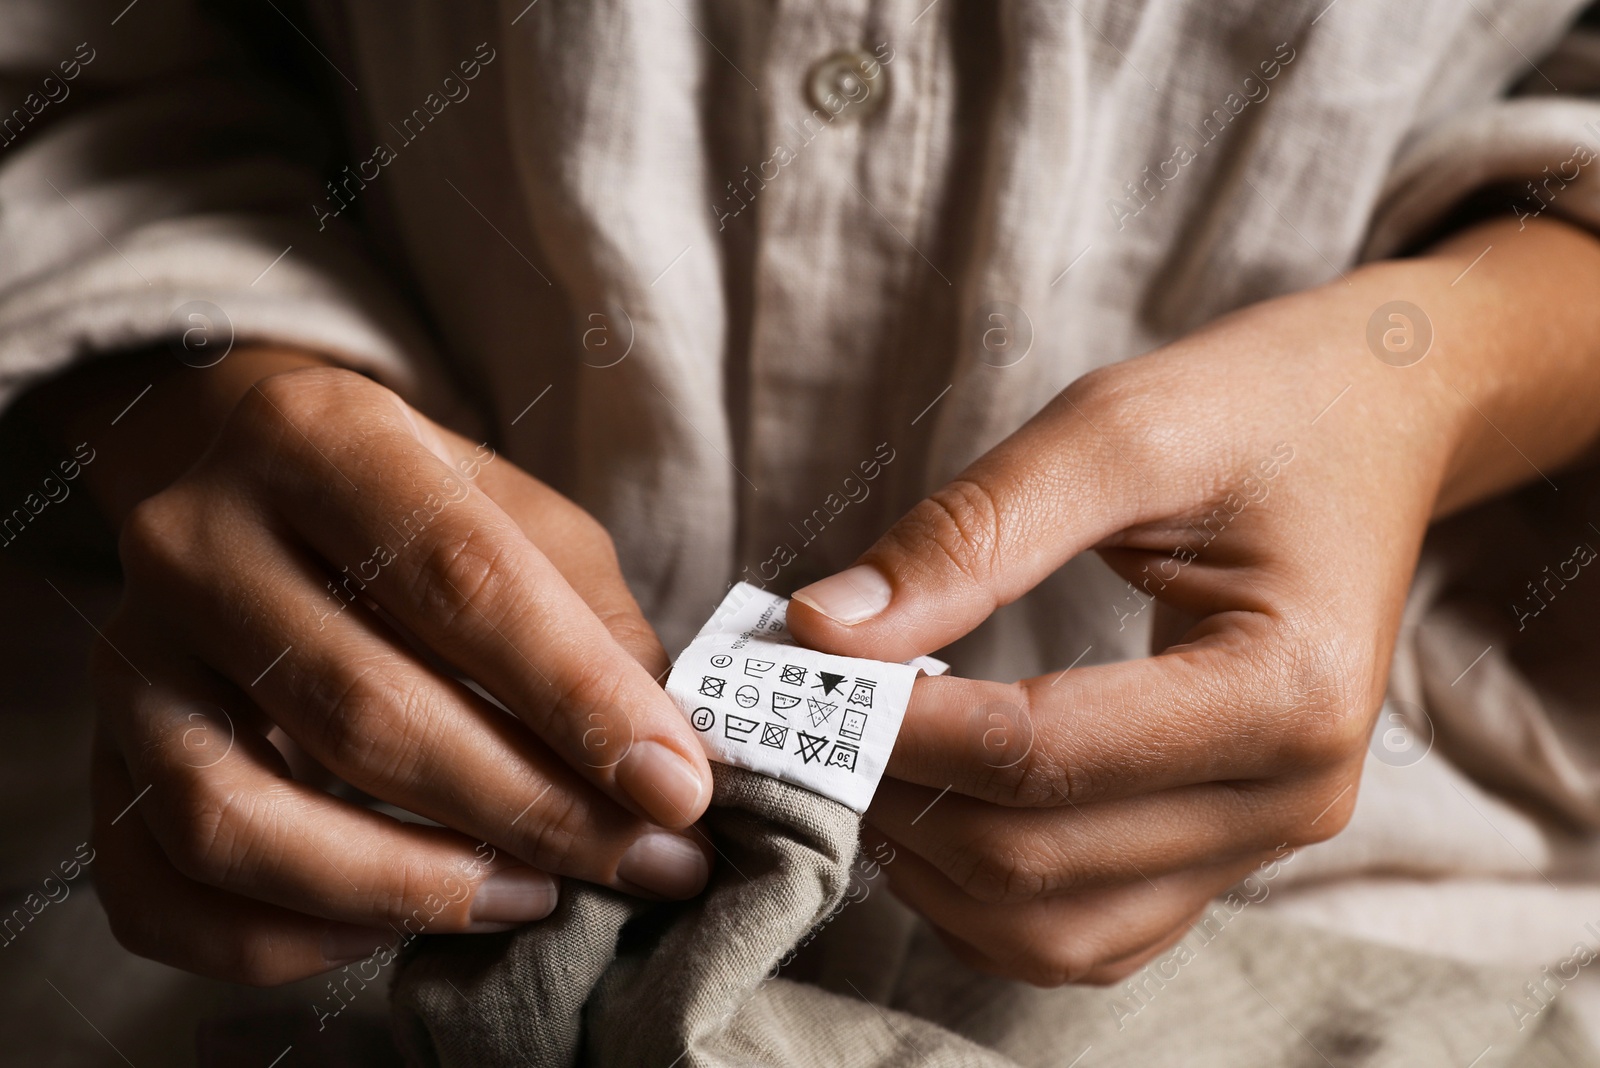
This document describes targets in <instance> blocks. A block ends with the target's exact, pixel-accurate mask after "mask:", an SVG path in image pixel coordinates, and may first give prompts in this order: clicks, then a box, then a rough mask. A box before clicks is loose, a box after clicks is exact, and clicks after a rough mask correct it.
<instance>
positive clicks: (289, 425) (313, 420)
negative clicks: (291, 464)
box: [223, 367, 387, 451]
mask: <svg viewBox="0 0 1600 1068" xmlns="http://www.w3.org/2000/svg"><path fill="white" fill-rule="evenodd" d="M376 392H387V390H385V388H384V387H383V386H381V385H379V384H378V383H376V382H374V381H372V380H371V379H369V378H367V377H366V376H364V375H360V374H357V373H356V372H354V371H349V370H346V369H344V368H342V367H303V368H297V369H295V370H291V371H281V372H279V373H277V374H273V375H268V376H267V377H266V378H263V379H261V380H260V381H258V382H256V383H255V384H254V386H253V387H252V388H251V389H250V390H248V391H247V392H246V393H245V395H244V397H242V398H241V399H240V401H239V403H238V404H237V405H235V406H234V409H233V412H232V414H231V415H230V416H229V418H228V421H227V423H226V425H225V427H224V430H223V435H224V437H225V438H227V439H228V440H230V441H237V440H239V439H243V440H244V441H246V442H249V443H251V444H255V445H260V444H263V443H265V444H270V445H273V446H278V445H283V444H287V445H288V446H289V447H290V448H292V449H295V450H296V451H298V450H300V449H302V448H303V447H304V445H305V443H306V442H310V441H315V439H317V438H318V437H319V436H320V432H321V431H322V430H323V428H325V427H328V426H332V425H338V424H337V423H336V422H334V421H331V420H328V419H326V418H325V416H326V415H327V414H328V413H329V412H330V411H339V412H348V411H349V410H350V406H351V405H352V403H354V402H358V401H359V400H361V399H362V398H363V397H367V396H371V395H374V394H375V393H376Z"/></svg>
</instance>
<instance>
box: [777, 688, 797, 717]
mask: <svg viewBox="0 0 1600 1068" xmlns="http://www.w3.org/2000/svg"><path fill="white" fill-rule="evenodd" d="M799 703H800V698H798V697H795V696H794V695H793V694H787V693H779V692H778V691H777V690H773V691H772V714H773V715H775V716H777V717H778V718H779V719H788V718H789V709H791V708H793V707H794V706H795V705H797V704H799Z"/></svg>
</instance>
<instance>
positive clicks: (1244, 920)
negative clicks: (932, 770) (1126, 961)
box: [394, 766, 1600, 1068]
mask: <svg viewBox="0 0 1600 1068" xmlns="http://www.w3.org/2000/svg"><path fill="white" fill-rule="evenodd" d="M716 770H717V785H716V791H715V796H714V797H713V799H712V807H711V810H710V812H709V814H708V815H707V817H706V819H705V821H704V826H705V829H706V832H707V834H709V835H710V836H711V837H712V838H713V839H714V840H715V842H716V844H717V848H718V851H719V852H720V853H721V855H722V857H723V861H724V863H723V864H722V865H721V866H720V867H719V869H718V872H717V875H716V876H715V878H714V879H713V881H712V884H711V885H710V886H709V887H708V888H707V890H706V892H705V893H704V894H703V895H702V896H701V897H700V898H698V899H697V900H695V901H692V902H687V903H682V904H678V903H673V904H652V903H650V902H645V901H640V900H638V899H637V898H632V897H628V896H627V895H624V894H619V893H617V892H615V891H612V890H607V889H603V888H600V887H587V886H579V887H572V888H569V889H568V891H567V893H566V894H565V896H564V898H563V900H562V902H561V905H560V906H559V907H558V909H557V911H556V913H555V914H554V915H553V916H551V917H550V919H548V920H547V921H545V922H543V923H538V924H532V925H530V926H528V927H525V928H523V929H522V930H521V931H517V932H512V933H508V934H506V935H504V936H500V937H495V938H463V937H450V936H445V937H434V938H427V937H424V938H422V939H420V940H419V943H418V944H417V945H416V946H413V947H411V948H410V949H409V950H408V952H407V954H406V958H405V959H404V960H403V962H402V963H401V964H400V965H398V968H399V972H398V975H397V977H396V982H395V994H394V998H395V1007H396V1014H395V1015H396V1034H397V1036H398V1038H399V1040H400V1043H401V1046H402V1049H403V1050H404V1052H405V1054H406V1060H407V1063H409V1064H412V1065H415V1066H417V1068H467V1066H473V1068H494V1066H506V1068H523V1066H526V1068H577V1066H580V1065H582V1066H594V1068H602V1066H608V1065H681V1066H682V1068H734V1066H736V1065H737V1066H740V1068H766V1066H770V1068H797V1066H810V1065H815V1066H818V1068H823V1066H826V1068H902V1066H903V1068H912V1066H918V1068H1060V1066H1062V1065H1067V1064H1072V1065H1076V1064H1079V1063H1085V1064H1094V1065H1103V1066H1108V1068H1110V1066H1134V1065H1139V1066H1145V1065H1183V1066H1186V1068H1211V1066H1215V1068H1224V1066H1227V1068H1232V1066H1236V1065H1240V1066H1243V1065H1250V1066H1255V1065H1259V1066H1262V1068H1267V1066H1280V1065H1299V1064H1304V1065H1310V1064H1317V1063H1327V1064H1330V1065H1341V1066H1342V1065H1357V1064H1359V1065H1365V1066H1368V1068H1432V1066H1437V1068H1459V1066H1460V1065H1463V1064H1467V1063H1471V1064H1474V1065H1475V1066H1479V1068H1500V1066H1511V1065H1516V1066H1523V1068H1535V1066H1538V1068H1558V1066H1560V1068H1568V1066H1570V1068H1581V1066H1592V1065H1594V1064H1597V1063H1600V1056H1597V1055H1596V1053H1595V1051H1594V1049H1593V1047H1591V1046H1590V1045H1589V1044H1588V1043H1587V1042H1586V1041H1584V1039H1583V1037H1582V1035H1581V1033H1580V1032H1579V1031H1577V1030H1576V1028H1575V1027H1574V1025H1573V1023H1572V1020H1571V1018H1570V1017H1569V1016H1568V1015H1567V1013H1566V1012H1565V1010H1564V1008H1563V1007H1562V1006H1561V1005H1560V1004H1559V1003H1556V1004H1553V1005H1551V1006H1549V1007H1548V1008H1546V1007H1543V1006H1538V1007H1537V1008H1538V1011H1536V1012H1535V1011H1531V1010H1530V1011H1529V1012H1528V1013H1527V1014H1526V1015H1525V1016H1524V1017H1523V1018H1512V1017H1511V1016H1510V1015H1509V1014H1508V1013H1505V1012H1504V1011H1502V1005H1503V1003H1504V1002H1506V1001H1507V1000H1509V999H1511V998H1514V997H1515V996H1517V994H1518V989H1517V988H1518V978H1519V977H1518V976H1517V975H1516V974H1515V973H1514V972H1511V971H1509V970H1502V969H1496V968H1492V967H1471V966H1468V965H1464V964H1460V963H1455V962H1449V961H1445V960H1441V959H1438V958H1433V957H1428V956H1424V955H1421V954H1415V953H1400V952H1396V951H1394V950H1391V949H1385V948H1382V947H1379V946H1375V945H1372V944H1370V943H1367V942H1361V941H1357V940H1354V939H1346V938H1338V937H1335V936H1330V935H1326V934H1318V933H1312V932H1310V931H1307V930H1304V929H1299V928H1285V927H1283V926H1281V925H1280V924H1277V923H1274V922H1273V921H1271V920H1266V919H1263V918H1261V917H1259V916H1257V915H1254V914H1251V913H1250V912H1249V911H1248V909H1249V903H1250V901H1249V899H1248V898H1245V897H1239V898H1236V899H1234V900H1233V902H1232V903H1231V904H1229V905H1219V906H1218V907H1217V908H1216V909H1215V910H1214V911H1213V913H1212V915H1210V916H1208V917H1207V918H1206V920H1204V921H1203V922H1202V923H1201V924H1200V925H1199V926H1197V927H1196V928H1195V930H1194V931H1192V932H1191V933H1190V934H1189V936H1188V938H1186V939H1185V940H1184V942H1183V943H1182V944H1181V945H1180V946H1179V947H1178V948H1177V949H1175V950H1174V951H1172V952H1171V953H1169V954H1167V955H1164V957H1163V960H1164V961H1165V966H1164V967H1162V968H1160V969H1158V970H1152V969H1147V970H1146V971H1145V972H1143V973H1141V975H1140V977H1139V980H1140V981H1139V982H1137V983H1130V984H1128V986H1127V988H1126V990H1117V989H1113V990H1096V989H1094V988H1088V987H1063V988H1060V989H1057V990H1039V989H1037V988H1032V987H1027V986H1024V985H1022V984H1020V983H1012V982H1006V981H1002V980H997V979H992V978H987V977H983V976H978V975H975V974H973V973H972V972H971V971H969V970H968V969H966V968H964V967H962V966H961V965H960V964H958V963H957V962H956V960H955V959H954V958H953V957H952V956H951V955H950V954H949V952H948V951H947V950H945V949H944V947H943V946H942V945H940V944H939V942H938V941H937V940H936V939H935V938H934V937H933V936H932V934H931V933H930V932H929V931H928V929H927V928H926V927H923V926H921V925H918V924H912V923H908V922H906V918H905V916H904V915H903V914H901V913H900V912H899V910H897V909H896V908H895V907H894V906H893V905H892V904H890V903H888V902H886V901H885V898H884V894H883V890H882V883H881V879H880V877H879V873H881V871H882V869H883V868H884V867H886V866H890V865H893V864H894V863H895V859H896V858H895V857H894V855H893V853H892V852H890V853H887V854H882V855H881V856H879V857H878V858H876V859H874V858H869V857H866V856H858V855H857V850H856V836H857V817H856V816H855V814H854V813H853V812H851V811H850V810H849V809H847V808H846V807H844V806H843V805H841V804H839V803H837V802H835V801H832V800H829V799H828V798H825V797H822V796H820V795H818V794H814V793H811V792H809V791H807V790H804V789H801V788H799V787H796V786H791V785H789V784H788V783H784V782H779V781H777V780H774V779H769V778H766V777H765V776H762V775H760V774H757V773H755V772H750V771H746V770H744V769H742V768H734V767H723V766H719V767H718V768H717V769H716ZM1251 896H1252V897H1259V892H1256V893H1252V895H1251ZM797 942H800V943H802V948H801V949H800V956H798V957H797V956H796V954H795V953H794V951H793V950H791V947H792V946H794V945H795V943H797ZM808 954H809V960H808V959H807V956H806V955H808ZM791 960H797V961H806V962H807V965H808V966H806V965H802V969H803V970H804V971H807V972H809V973H810V974H809V975H808V977H807V981H799V980H797V979H795V978H794V977H793V976H791V975H786V974H784V973H783V972H782V968H783V966H786V965H788V964H789V963H790V961H791ZM869 991H870V993H869ZM1091 1054H1092V1058H1091Z"/></svg>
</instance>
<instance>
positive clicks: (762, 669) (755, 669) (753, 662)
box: [744, 657, 773, 678]
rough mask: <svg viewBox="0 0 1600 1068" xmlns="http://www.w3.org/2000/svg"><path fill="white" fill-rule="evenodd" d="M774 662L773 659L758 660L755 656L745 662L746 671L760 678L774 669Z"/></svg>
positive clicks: (747, 673)
mask: <svg viewBox="0 0 1600 1068" xmlns="http://www.w3.org/2000/svg"><path fill="white" fill-rule="evenodd" d="M772 664H773V662H772V661H771V660H757V659H756V658H755V657H750V658H749V659H747V660H746V661H745V662H744V673H745V674H746V675H754V676H755V677H756V678H760V677H761V676H763V675H765V674H766V673H767V672H769V671H771V670H772Z"/></svg>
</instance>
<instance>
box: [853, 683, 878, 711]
mask: <svg viewBox="0 0 1600 1068" xmlns="http://www.w3.org/2000/svg"><path fill="white" fill-rule="evenodd" d="M876 685H878V684H877V683H876V682H874V681H873V680H871V679H857V680H856V688H855V689H853V690H851V691H850V703H851V704H853V705H860V706H861V707H862V708H871V707H872V688H873V687H874V686H876Z"/></svg>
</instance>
